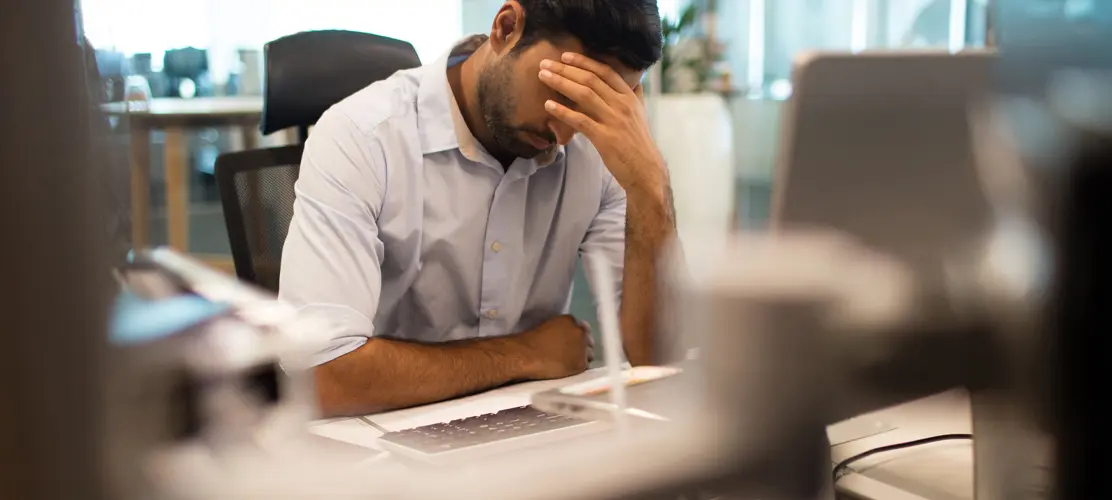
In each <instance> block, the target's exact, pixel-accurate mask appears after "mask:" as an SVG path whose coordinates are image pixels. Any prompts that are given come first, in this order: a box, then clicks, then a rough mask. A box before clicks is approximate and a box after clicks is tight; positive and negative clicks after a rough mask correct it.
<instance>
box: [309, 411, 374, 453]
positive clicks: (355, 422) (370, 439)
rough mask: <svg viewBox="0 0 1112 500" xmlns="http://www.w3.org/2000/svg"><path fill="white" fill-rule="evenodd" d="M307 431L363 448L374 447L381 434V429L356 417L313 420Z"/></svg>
mask: <svg viewBox="0 0 1112 500" xmlns="http://www.w3.org/2000/svg"><path fill="white" fill-rule="evenodd" d="M309 432H311V433H313V434H316V435H318V436H323V437H326V438H331V439H335V440H337V441H343V442H345V443H350V444H354V445H356V446H362V447H365V448H374V447H375V443H376V442H377V441H378V437H379V436H381V435H382V431H380V430H378V429H375V428H374V427H372V426H371V425H370V424H368V423H366V422H364V421H362V420H360V419H358V418H344V419H337V420H329V421H320V422H314V423H312V424H310V425H309Z"/></svg>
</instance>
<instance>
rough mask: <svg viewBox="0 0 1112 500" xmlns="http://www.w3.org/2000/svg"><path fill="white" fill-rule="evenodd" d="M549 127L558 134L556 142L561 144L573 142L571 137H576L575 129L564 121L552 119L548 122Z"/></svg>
mask: <svg viewBox="0 0 1112 500" xmlns="http://www.w3.org/2000/svg"><path fill="white" fill-rule="evenodd" d="M548 129H549V130H551V131H552V134H553V135H555V136H556V143H557V144H559V145H561V146H567V145H568V143H569V142H571V138H572V137H575V129H573V128H571V126H570V125H568V124H566V123H564V122H560V121H556V120H553V121H550V122H548Z"/></svg>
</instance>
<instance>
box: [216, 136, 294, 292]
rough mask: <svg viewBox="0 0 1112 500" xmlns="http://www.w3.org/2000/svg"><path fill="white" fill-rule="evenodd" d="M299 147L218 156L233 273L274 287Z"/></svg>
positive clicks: (290, 214)
mask: <svg viewBox="0 0 1112 500" xmlns="http://www.w3.org/2000/svg"><path fill="white" fill-rule="evenodd" d="M301 151H302V146H285V147H280V148H268V149H256V150H254V151H242V152H238V153H228V154H224V155H220V157H219V158H217V159H216V185H217V188H218V189H219V190H220V200H221V202H222V204H223V208H224V222H225V224H227V226H228V238H229V240H230V243H231V247H232V259H233V260H234V261H235V268H236V276H238V277H239V278H240V279H242V280H244V281H248V282H251V283H254V284H256V285H259V286H260V287H262V288H265V289H268V290H271V291H274V292H277V291H278V274H279V273H278V270H279V268H280V267H281V264H282V245H283V244H284V243H285V241H286V233H287V232H288V231H289V228H290V221H291V220H292V219H293V200H294V192H293V188H294V183H295V182H297V176H298V173H299V170H300V164H301Z"/></svg>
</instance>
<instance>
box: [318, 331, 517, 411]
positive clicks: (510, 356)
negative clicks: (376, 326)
mask: <svg viewBox="0 0 1112 500" xmlns="http://www.w3.org/2000/svg"><path fill="white" fill-rule="evenodd" d="M513 342H514V340H513V339H512V338H507V337H504V338H494V339H474V340H464V341H459V342H448V343H443V344H419V343H411V342H405V341H399V340H389V339H382V338H372V339H370V340H369V341H367V343H366V344H364V345H363V346H362V347H360V348H359V349H356V350H355V351H353V352H351V353H349V354H347V355H344V356H341V357H339V358H336V359H335V360H332V361H330V362H328V363H326V364H324V365H321V366H319V367H317V369H316V387H317V397H318V399H319V402H320V407H321V412H322V413H323V414H324V416H326V417H334V416H343V415H366V414H370V413H377V412H382V411H388V410H393V409H397V408H405V407H409V406H415V405H420V404H425V403H431V402H435V401H442V400H445V399H450V398H453V397H456V396H461V395H464V394H470V393H474V392H479V391H482V390H485V389H489V388H491V387H496V386H499V385H503V384H505V383H508V382H511V381H514V380H519V379H524V378H526V376H527V373H528V366H527V365H528V361H529V360H528V359H526V356H523V355H520V354H518V350H516V349H515V348H514V346H513Z"/></svg>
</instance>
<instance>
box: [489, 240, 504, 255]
mask: <svg viewBox="0 0 1112 500" xmlns="http://www.w3.org/2000/svg"><path fill="white" fill-rule="evenodd" d="M490 249H491V250H494V253H498V252H501V251H502V243H501V242H498V241H495V242H494V243H491V244H490Z"/></svg>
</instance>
